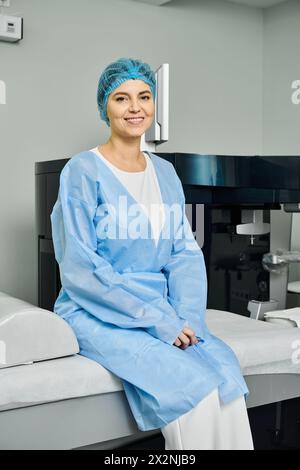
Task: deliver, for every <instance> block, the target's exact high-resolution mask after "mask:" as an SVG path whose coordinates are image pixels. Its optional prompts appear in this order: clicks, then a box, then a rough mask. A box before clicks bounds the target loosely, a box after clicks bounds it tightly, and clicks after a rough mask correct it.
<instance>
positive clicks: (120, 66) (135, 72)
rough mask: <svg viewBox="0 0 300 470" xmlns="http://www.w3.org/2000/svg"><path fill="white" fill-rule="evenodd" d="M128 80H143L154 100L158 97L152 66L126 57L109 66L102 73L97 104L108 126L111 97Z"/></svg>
mask: <svg viewBox="0 0 300 470" xmlns="http://www.w3.org/2000/svg"><path fill="white" fill-rule="evenodd" d="M126 80H143V81H144V82H145V83H147V84H148V85H149V86H150V88H151V91H152V95H153V99H154V100H155V97H156V80H155V74H154V72H153V71H152V70H151V68H150V66H149V65H148V64H146V63H145V62H142V61H141V60H138V59H127V58H125V57H123V58H121V59H118V60H117V61H115V62H112V63H111V64H109V65H108V66H107V67H106V68H105V70H104V71H103V72H102V74H101V76H100V79H99V83H98V90H97V103H98V110H99V113H100V117H101V119H102V120H103V121H105V122H106V124H107V125H108V126H110V124H109V119H108V116H107V112H106V111H107V101H108V97H109V95H110V94H111V93H112V92H113V91H114V90H115V89H116V88H118V87H119V86H120V85H121V84H122V83H123V82H125V81H126Z"/></svg>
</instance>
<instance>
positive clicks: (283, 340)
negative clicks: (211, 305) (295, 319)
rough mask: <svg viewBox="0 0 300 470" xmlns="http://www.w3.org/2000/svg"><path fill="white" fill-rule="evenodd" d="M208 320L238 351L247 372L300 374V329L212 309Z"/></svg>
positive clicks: (221, 336)
mask: <svg viewBox="0 0 300 470" xmlns="http://www.w3.org/2000/svg"><path fill="white" fill-rule="evenodd" d="M206 323H207V326H208V328H209V329H210V331H211V332H212V333H213V334H214V335H215V336H218V337H219V338H220V339H222V340H223V341H225V343H227V344H228V345H229V346H230V347H231V348H232V350H233V351H234V352H235V354H236V356H237V357H238V359H239V362H240V365H241V369H242V371H243V374H244V375H253V374H273V373H274V374H275V373H295V374H297V373H300V329H299V328H291V327H288V326H283V325H279V324H274V323H268V322H264V321H261V320H253V319H252V318H248V317H244V316H242V315H238V314H235V313H231V312H225V311H222V310H212V309H208V310H207V313H206ZM297 351H298V353H297Z"/></svg>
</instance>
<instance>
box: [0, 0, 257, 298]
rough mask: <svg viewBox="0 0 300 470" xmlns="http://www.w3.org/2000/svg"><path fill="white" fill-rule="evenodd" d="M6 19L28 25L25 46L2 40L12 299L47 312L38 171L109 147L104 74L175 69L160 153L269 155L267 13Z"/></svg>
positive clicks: (229, 10) (137, 8)
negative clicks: (41, 284)
mask: <svg viewBox="0 0 300 470" xmlns="http://www.w3.org/2000/svg"><path fill="white" fill-rule="evenodd" d="M5 12H6V13H7V14H14V13H18V14H21V15H22V16H23V17H24V39H23V41H21V42H20V43H18V44H8V43H4V42H1V43H0V80H4V81H5V82H6V84H7V104H6V105H0V159H1V161H0V163H1V166H0V168H1V170H0V183H1V184H0V216H1V218H0V224H1V225H0V260H1V267H0V291H4V292H7V293H8V294H11V295H15V296H16V297H20V298H23V299H24V300H27V301H29V302H33V303H36V301H37V240H36V237H35V188H34V183H35V181H34V163H35V162H37V161H43V160H53V159H60V158H68V157H71V156H72V155H74V154H75V153H77V152H79V151H81V150H84V149H89V148H91V147H92V146H95V145H97V144H100V143H102V142H105V141H106V140H107V138H108V136H109V128H108V127H107V126H106V125H105V123H103V122H102V121H100V119H99V117H98V112H97V106H96V86H97V82H98V77H99V75H100V73H101V71H102V70H103V68H104V67H105V66H106V65H108V64H109V63H110V62H112V61H113V60H116V59H117V58H119V57H122V56H129V57H133V58H141V59H142V60H144V61H146V62H148V63H149V64H150V65H151V67H152V68H154V69H155V68H157V67H158V66H159V65H160V64H161V63H163V62H168V63H169V64H170V85H171V92H170V93H171V96H170V98H171V99H170V101H171V103H170V116H171V118H170V140H169V142H168V143H165V144H164V145H162V146H160V147H159V148H158V149H157V151H166V152H172V151H178V152H183V151H185V152H196V153H219V154H237V155H239V154H240V155H243V154H244V155H251V154H254V153H260V151H261V144H262V136H261V129H262V121H261V120H262V109H261V104H262V97H261V91H262V87H261V83H262V12H261V10H258V9H252V8H248V7H244V6H241V5H240V6H239V5H235V4H231V3H228V2H223V1H219V0H214V1H211V0H202V1H201V2H199V1H198V0H185V1H184V2H182V0H174V1H173V2H171V3H169V4H166V5H164V6H161V7H157V6H154V5H148V4H142V3H138V2H134V1H131V0H89V1H88V2H84V4H83V3H82V1H81V0H52V1H44V0H43V1H41V0H26V1H24V0H11V7H10V8H9V9H6V10H5Z"/></svg>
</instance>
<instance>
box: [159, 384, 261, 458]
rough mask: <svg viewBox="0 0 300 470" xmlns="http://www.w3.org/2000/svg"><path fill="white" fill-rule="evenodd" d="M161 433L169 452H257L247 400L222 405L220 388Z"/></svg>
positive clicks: (165, 427) (238, 399) (237, 400)
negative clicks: (254, 448)
mask: <svg viewBox="0 0 300 470" xmlns="http://www.w3.org/2000/svg"><path fill="white" fill-rule="evenodd" d="M161 432H162V434H163V436H164V438H165V449H166V450H198V449H200V450H253V441H252V435H251V430H250V425H249V420H248V414H247V407H246V402H245V398H244V397H243V396H241V397H239V398H237V399H236V400H233V401H231V402H230V403H228V404H226V405H221V404H220V401H219V394H218V389H217V388H216V389H214V390H213V391H212V392H211V393H210V394H209V395H207V396H206V397H205V398H204V399H203V400H201V401H200V402H199V403H198V404H197V405H196V406H195V407H194V408H192V409H191V410H190V411H188V412H187V413H185V414H183V415H182V416H180V417H179V418H177V419H175V420H174V421H172V422H171V423H169V424H167V425H166V426H164V427H163V428H161Z"/></svg>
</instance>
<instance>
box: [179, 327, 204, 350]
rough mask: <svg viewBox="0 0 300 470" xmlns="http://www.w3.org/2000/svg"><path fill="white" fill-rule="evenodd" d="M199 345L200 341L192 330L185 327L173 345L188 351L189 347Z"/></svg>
mask: <svg viewBox="0 0 300 470" xmlns="http://www.w3.org/2000/svg"><path fill="white" fill-rule="evenodd" d="M197 343H198V339H197V338H196V335H195V332H194V331H193V330H192V329H191V328H188V327H185V328H183V330H182V332H181V333H180V335H179V336H178V337H177V338H176V340H175V341H174V343H173V344H174V345H175V346H178V347H179V348H180V349H186V348H187V347H188V346H190V345H192V344H197Z"/></svg>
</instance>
